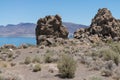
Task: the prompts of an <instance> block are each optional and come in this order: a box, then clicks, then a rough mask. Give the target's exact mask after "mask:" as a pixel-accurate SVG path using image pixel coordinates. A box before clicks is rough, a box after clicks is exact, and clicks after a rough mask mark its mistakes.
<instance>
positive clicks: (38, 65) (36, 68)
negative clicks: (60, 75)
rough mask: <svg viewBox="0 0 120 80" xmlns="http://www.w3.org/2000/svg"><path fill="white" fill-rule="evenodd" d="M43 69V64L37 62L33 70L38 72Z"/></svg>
mask: <svg viewBox="0 0 120 80" xmlns="http://www.w3.org/2000/svg"><path fill="white" fill-rule="evenodd" d="M38 71H41V66H40V64H35V66H34V67H33V72H38Z"/></svg>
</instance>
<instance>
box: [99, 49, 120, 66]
mask: <svg viewBox="0 0 120 80" xmlns="http://www.w3.org/2000/svg"><path fill="white" fill-rule="evenodd" d="M100 53H101V54H102V56H103V58H104V60H107V61H109V60H113V61H114V63H115V64H116V65H118V64H119V62H120V55H119V54H118V53H116V52H114V51H113V50H111V49H103V50H101V51H100Z"/></svg>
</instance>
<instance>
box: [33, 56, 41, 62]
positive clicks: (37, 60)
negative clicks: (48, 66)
mask: <svg viewBox="0 0 120 80" xmlns="http://www.w3.org/2000/svg"><path fill="white" fill-rule="evenodd" d="M32 62H33V63H35V62H37V63H40V58H39V57H38V56H35V57H34V58H33V60H32Z"/></svg>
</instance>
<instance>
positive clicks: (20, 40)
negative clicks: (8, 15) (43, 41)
mask: <svg viewBox="0 0 120 80" xmlns="http://www.w3.org/2000/svg"><path fill="white" fill-rule="evenodd" d="M5 44H13V45H15V46H20V45H21V44H33V45H35V44H36V39H35V37H0V46H2V45H5Z"/></svg>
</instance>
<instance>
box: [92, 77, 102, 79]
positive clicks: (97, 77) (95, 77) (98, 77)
mask: <svg viewBox="0 0 120 80" xmlns="http://www.w3.org/2000/svg"><path fill="white" fill-rule="evenodd" d="M90 80H102V79H101V78H99V77H91V78H90Z"/></svg>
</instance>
